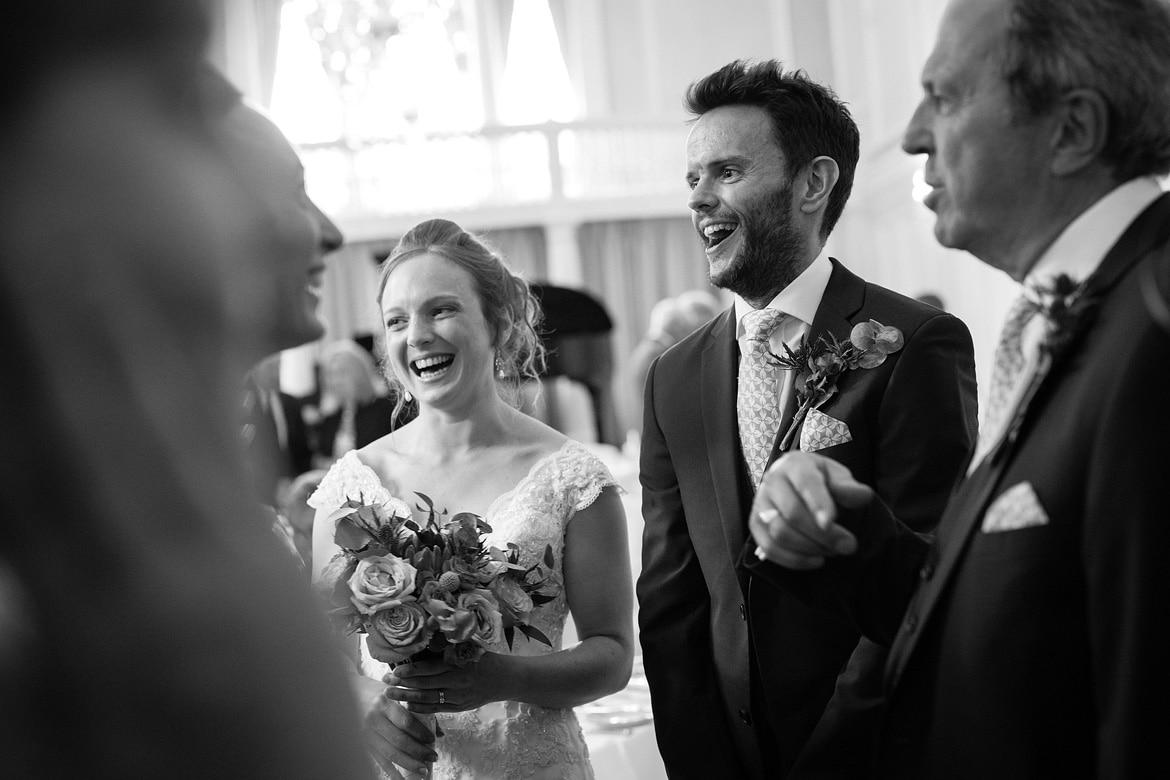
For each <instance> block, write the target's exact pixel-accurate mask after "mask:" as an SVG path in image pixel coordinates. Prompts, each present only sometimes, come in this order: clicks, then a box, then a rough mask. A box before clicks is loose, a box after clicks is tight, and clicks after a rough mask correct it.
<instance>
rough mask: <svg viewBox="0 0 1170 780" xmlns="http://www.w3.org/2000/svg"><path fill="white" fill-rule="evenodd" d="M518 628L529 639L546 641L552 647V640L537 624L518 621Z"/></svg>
mask: <svg viewBox="0 0 1170 780" xmlns="http://www.w3.org/2000/svg"><path fill="white" fill-rule="evenodd" d="M516 628H518V629H520V632H521V633H522V634H524V636H526V637H528V638H529V639H535V640H536V641H537V642H544V643H545V644H546V645H548V646H549V647H552V640H551V639H549V638H548V637H547V636H545V635H544V632H543V631H541V630H540V629H539V628H536V627H535V626H529V625H526V624H524V623H517V624H516Z"/></svg>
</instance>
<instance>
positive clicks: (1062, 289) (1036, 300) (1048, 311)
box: [1024, 274, 1096, 356]
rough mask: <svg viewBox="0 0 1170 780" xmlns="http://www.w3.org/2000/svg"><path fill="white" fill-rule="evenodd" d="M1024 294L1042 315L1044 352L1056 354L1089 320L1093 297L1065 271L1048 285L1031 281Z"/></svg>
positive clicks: (1064, 347) (1083, 284)
mask: <svg viewBox="0 0 1170 780" xmlns="http://www.w3.org/2000/svg"><path fill="white" fill-rule="evenodd" d="M1024 295H1025V297H1027V298H1028V300H1029V301H1031V302H1032V305H1033V306H1034V307H1035V311H1036V312H1037V313H1038V314H1040V315H1041V320H1040V322H1041V323H1042V324H1043V326H1044V329H1045V333H1044V335H1043V338H1042V340H1041V342H1040V349H1041V351H1042V352H1043V353H1046V354H1048V355H1052V356H1056V355H1060V354H1061V353H1063V352H1064V350H1065V349H1067V348H1068V345H1069V343H1070V342H1071V341H1072V340H1073V338H1074V337H1075V336H1076V335H1077V334H1078V333H1079V332H1080V331H1081V328H1082V326H1083V325H1085V324H1086V323H1087V321H1088V315H1089V314H1090V312H1091V311H1092V310H1093V307H1094V304H1095V303H1096V300H1095V299H1094V298H1092V297H1091V296H1087V295H1085V283H1084V282H1077V281H1075V280H1074V279H1073V278H1072V277H1070V276H1069V275H1068V274H1059V275H1058V276H1055V277H1053V278H1052V280H1051V281H1050V282H1048V283H1047V284H1041V283H1039V282H1031V283H1029V284H1028V285H1027V287H1025V288H1024Z"/></svg>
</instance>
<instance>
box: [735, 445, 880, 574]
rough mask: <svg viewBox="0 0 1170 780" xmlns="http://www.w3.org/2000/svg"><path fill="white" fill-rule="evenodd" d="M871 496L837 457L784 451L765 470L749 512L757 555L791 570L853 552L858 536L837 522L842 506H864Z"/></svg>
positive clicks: (812, 565)
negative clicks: (833, 458)
mask: <svg viewBox="0 0 1170 780" xmlns="http://www.w3.org/2000/svg"><path fill="white" fill-rule="evenodd" d="M873 495H874V494H873V490H872V489H871V488H870V487H869V486H867V485H863V484H862V483H860V482H858V481H857V480H855V479H854V478H853V475H852V474H851V473H850V472H849V469H848V468H846V467H845V466H842V465H841V464H840V463H838V462H836V461H834V460H830V459H829V458H826V457H823V456H820V455H813V454H810V453H804V452H789V453H785V454H784V455H783V456H781V457H780V458H779V459H778V460H777V461H776V462H775V463H773V464H772V465H771V467H769V468H768V470H767V472H765V474H764V477H763V479H762V480H761V481H760V488H759V490H758V491H757V492H756V497H755V501H754V502H753V503H752V511H751V514H750V515H749V516H748V528H749V529H750V530H751V534H752V539H753V540H754V541H755V543H756V557H758V558H759V559H760V560H766V561H771V562H772V563H776V564H778V565H780V566H784V567H786V568H789V569H817V568H820V567H821V566H823V565H824V563H825V558H827V557H828V556H831V555H851V554H853V553H854V552H855V551H856V550H857V539H856V538H855V537H854V536H853V534H852V533H850V532H849V531H848V530H846V529H845V528H843V527H841V526H839V525H837V509H838V506H841V507H846V508H854V507H860V506H864V505H865V504H867V503H869V501H870V500H871V499H872V498H873Z"/></svg>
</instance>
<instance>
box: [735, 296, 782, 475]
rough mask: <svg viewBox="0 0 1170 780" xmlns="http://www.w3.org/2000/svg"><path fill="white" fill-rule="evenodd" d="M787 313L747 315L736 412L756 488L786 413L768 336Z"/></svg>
mask: <svg viewBox="0 0 1170 780" xmlns="http://www.w3.org/2000/svg"><path fill="white" fill-rule="evenodd" d="M785 316H786V315H785V314H784V312H782V311H778V310H777V309H757V310H755V311H750V312H748V313H747V314H745V315H744V318H743V327H744V334H745V336H746V345H745V348H744V353H743V355H742V357H741V359H740V364H739V391H738V394H737V398H736V411H737V413H738V415H739V441H740V446H742V447H743V457H744V460H745V461H746V462H747V466H748V473H749V474H750V475H751V480H752V488H753V489H755V488H756V487H757V486H759V484H760V479H761V477H762V476H763V474H764V466H765V464H767V462H768V455H769V454H771V451H772V444H773V443H774V442H775V440H776V435H777V432H778V430H779V428H780V421H781V417H782V415H783V410H782V409H781V408H780V376H779V374H780V369H779V368H778V367H777V366H776V365H775V363H773V362H772V360H771V357H770V356H769V354H768V339H769V337H770V336H771V335H772V331H774V330H776V328H777V326H779V324H780V323H781V322H782V321H783V320H784V317H785Z"/></svg>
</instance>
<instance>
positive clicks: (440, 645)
mask: <svg viewBox="0 0 1170 780" xmlns="http://www.w3.org/2000/svg"><path fill="white" fill-rule="evenodd" d="M419 498H420V500H421V501H422V502H423V505H422V506H420V507H419V509H420V510H422V511H425V512H426V514H427V519H426V521H425V522H424V523H423V524H421V525H420V524H418V523H416V522H415V521H414V520H413V519H412V515H411V512H410V509H409V507H407V505H406V504H405V503H404V502H403V501H401V500H399V499H397V498H390V499H389V500H387V501H385V502H384V503H379V504H367V503H365V502H364V500H363V498H362V497H361V496H359V497H358V499H357V500H354V499H350V500H348V501H347V502H346V503H345V504H344V505H343V506H342V507H341V508H340V509H338V510H337V511H336V512H334V513H333V515H331V516H330V518H329V520H330V521H333V522H335V523H336V531H335V532H334V541H335V542H336V544H337V546H338V547H339V548H340V549H341V552H339V553H338V554H337V556H335V557H334V559H333V560H332V561H331V562H330V563H329V565H328V566H327V568H326V569H325V571H324V572H323V576H322V579H321V587H322V589H323V590H324V592H325V593H326V595H327V597H328V598H329V600H330V603H331V608H330V609H329V615H330V617H331V618H332V620H333V621H334V624H335V625H336V626H338V627H339V628H340V629H341V630H342V631H344V632H345V633H349V634H353V633H361V634H365V635H366V643H367V647H368V649H369V652H370V655H371V656H372V657H373V658H375V659H377V660H379V661H382V662H384V663H388V664H390V665H391V666H392V667H393V668H394V669H395V672H393V673H392V674H391V675H388V680H389V681H391V682H393V683H395V684H397V683H400V682H403V681H404V680H403V678H415V679H414V680H413V681H412V685H411V688H412V689H411V690H406V689H394V691H396V692H395V693H394V694H392V695H389V696H388V695H387V694H391V689H387V691H386V692H385V693H384V694H383V696H384V697H385V698H387V699H391V698H394V699H400V700H403V701H407V702H410V704H409V705H408V706H409V707H410V709H411V710H412V711H413V712H414V713H416V717H418V718H419V720H421V721H422V722H423V723H424V724H425V725H426V726H427V727H428V728H429V729H430V732H431V734H436V733H437V730H436V728H435V722H434V716H433V714H432V713H434V712H438V711H459V710H465V709H472V708H474V707H476V706H479V705H480V704H483V703H484V702H483V701H478V700H475V701H473V700H471V697H470V696H469V695H468V692H469V691H474V690H475V689H476V687H479V686H476V685H475V682H476V680H477V678H478V677H479V672H480V670H479V669H478V667H476V664H475V662H477V661H478V660H479V659H480V658H481V656H482V655H483V654H484V652H485V651H486V650H487V648H488V647H490V646H491V645H492V644H493V643H495V642H497V641H498V640H500V639H501V638H502V639H504V640H505V641H506V642H507V643H508V646H509V647H510V646H511V644H512V642H513V639H514V634H515V631H517V630H519V631H520V632H521V633H523V634H524V635H525V636H527V637H528V638H529V639H534V640H537V641H542V642H544V643H546V644H549V640H548V638H547V637H546V636H544V634H542V633H541V632H540V631H539V630H538V629H536V628H534V627H532V626H530V625H529V624H528V622H527V621H528V617H529V614H530V613H531V611H532V609H534V608H535V607H536V606H538V605H540V604H543V603H547V602H548V601H551V600H552V599H554V598H555V597H556V596H557V593H558V592H559V589H560V582H559V580H558V579H557V575H556V574H555V572H554V571H553V561H552V551H551V549H547V548H546V550H545V556H544V559H543V560H541V561H538V562H536V563H533V564H529V565H523V564H521V563H520V560H519V550H518V549H517V548H516V547H515V546H514V545H509V546H508V550H507V551H506V552H505V551H502V550H499V549H498V548H495V547H488V546H487V545H486V544H485V542H484V538H483V535H484V534H486V533H489V532H490V531H491V527H490V526H489V525H488V524H487V523H486V522H485V521H484V520H483V518H481V517H479V516H477V515H474V514H470V513H466V512H464V513H459V514H456V515H454V516H453V517H451V518H450V519H449V520H446V521H443V522H441V521H440V518H441V517H443V516H445V514H446V513H445V512H443V511H438V510H436V509H435V507H434V505H433V504H432V502H431V501H430V499H429V498H427V497H426V496H424V495H422V494H419ZM419 678H425V679H427V680H429V682H430V685H428V684H427V683H425V682H424V683H422V684H423V685H425V686H426V687H414V686H415V685H419ZM441 685H446V686H448V687H451V688H454V689H455V691H454V692H453V694H454V695H453V697H452V700H451V701H448V699H447V693H448V692H447V688H446V687H441ZM477 698H478V697H477ZM387 703H388V702H387ZM385 715H386V717H387V719H388V720H389V721H390V722H391V723H392V724H393V725H394V726H395V727H396V728H397V729H398V730H400V731H405V732H406V733H408V734H410V731H411V730H410V728H409V726H408V725H406V724H404V723H403V722H399V721H401V720H403V718H402V717H401V716H399V717H398V719H397V720H396V719H395V717H394V716H392V714H391V713H390V711H389V708H387V712H386V713H385ZM418 736H419V735H418V733H417V731H416V733H415V734H414V737H415V739H416V741H417V737H418ZM432 738H433V737H432ZM396 747H398V748H399V749H400V750H401V747H402V746H396ZM422 747H425V741H424V743H423V745H422ZM412 752H413V753H416V754H421V755H415V756H414V757H415V758H417V759H418V760H419V761H420V762H422V761H425V760H426V759H428V758H431V756H433V752H431V751H430V750H429V749H427V750H417V749H416V750H414V751H412ZM431 760H433V759H431ZM428 774H429V771H428Z"/></svg>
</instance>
